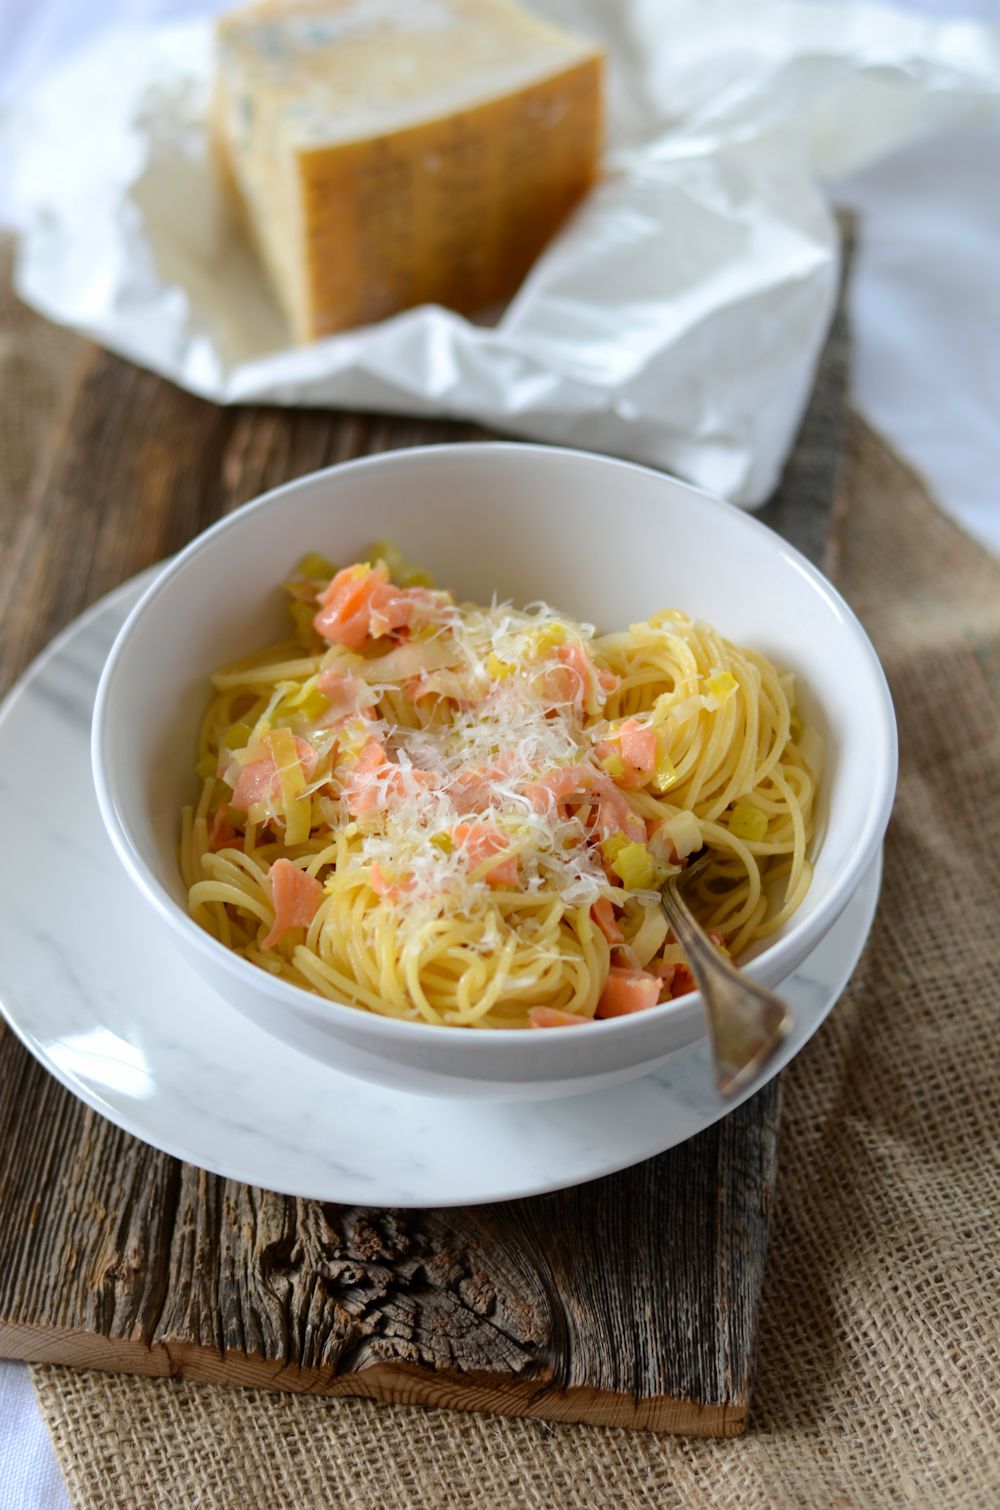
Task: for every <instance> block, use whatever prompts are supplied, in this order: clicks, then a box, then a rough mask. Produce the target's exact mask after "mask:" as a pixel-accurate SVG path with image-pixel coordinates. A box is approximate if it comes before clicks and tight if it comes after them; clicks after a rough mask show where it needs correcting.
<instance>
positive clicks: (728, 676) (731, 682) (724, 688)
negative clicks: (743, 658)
mask: <svg viewBox="0 0 1000 1510" xmlns="http://www.w3.org/2000/svg"><path fill="white" fill-rule="evenodd" d="M705 685H706V686H707V687H708V690H709V692H710V693H711V694H712V696H713V697H717V698H718V700H719V702H720V704H721V703H724V702H728V700H729V698H731V697H732V695H733V693H734V692H735V691H736V689H737V687H738V686H739V682H738V681H737V680H736V678H735V676H733V674H732V673H731V672H729V671H716V672H715V673H714V674H713V675H712V676H710V677H709V678H708V680H707V682H706V683H705Z"/></svg>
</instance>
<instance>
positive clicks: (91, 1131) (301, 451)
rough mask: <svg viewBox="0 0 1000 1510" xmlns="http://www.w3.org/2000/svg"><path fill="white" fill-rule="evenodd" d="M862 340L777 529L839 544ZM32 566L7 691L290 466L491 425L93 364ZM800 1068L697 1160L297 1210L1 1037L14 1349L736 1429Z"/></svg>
mask: <svg viewBox="0 0 1000 1510" xmlns="http://www.w3.org/2000/svg"><path fill="white" fill-rule="evenodd" d="M843 350H844V341H843V331H842V327H838V330H837V332H836V333H835V336H834V338H833V340H832V342H831V346H830V349H829V350H828V353H827V357H826V360H825V362H824V367H823V370H822V374H821V380H820V384H819V387H818V390H817V398H816V401H815V402H814V405H813V408H812V410H811V411H810V415H809V416H808V418H807V421H806V424H805V426H804V430H803V444H802V445H801V446H800V448H799V450H798V452H797V453H796V458H795V459H794V460H793V463H792V464H791V466H790V468H789V472H788V474H787V476H786V480H785V484H784V486H783V489H782V491H781V493H780V494H779V496H778V498H777V500H776V501H775V503H774V504H773V505H772V506H771V511H772V514H773V516H774V518H775V520H776V522H777V523H778V524H780V525H781V526H782V527H783V528H784V529H785V530H786V532H788V533H795V534H798V535H799V537H800V539H801V540H802V542H803V544H804V545H805V546H806V548H807V549H808V550H809V551H810V552H811V554H813V555H814V556H815V555H817V554H819V552H820V551H821V550H822V548H823V546H824V543H825V542H826V541H827V539H828V536H829V525H830V508H831V504H832V497H833V472H832V458H833V457H834V456H835V452H836V446H837V438H838V431H839V410H840V404H841V399H842V394H843V369H844V361H843ZM70 386H71V393H70V403H69V406H68V408H67V410H66V412H65V414H64V415H63V417H62V419H61V420H60V421H58V422H54V424H53V431H52V442H51V455H50V456H49V458H48V462H47V466H46V469H45V473H44V475H43V476H41V477H40V480H39V484H38V487H37V490H36V492H35V495H34V496H33V498H32V499H31V507H30V509H28V510H27V511H26V512H25V513H24V515H23V516H22V518H21V521H20V524H19V527H18V529H17V530H16V532H15V534H14V539H13V541H12V548H11V549H10V550H9V552H8V553H7V557H6V561H5V563H4V571H3V577H4V580H5V584H6V597H5V599H4V600H3V601H4V609H3V626H2V627H3V640H2V644H0V677H2V685H3V686H4V687H6V685H8V684H9V683H10V682H11V681H12V680H13V679H14V677H15V676H16V675H17V674H18V673H19V672H20V670H21V669H23V667H24V666H25V665H26V664H27V661H28V660H29V659H30V657H31V656H32V655H33V654H34V653H35V652H36V651H37V650H38V649H40V648H41V646H42V644H43V643H44V642H45V641H46V640H47V639H49V638H50V636H51V635H52V634H53V633H55V631H56V630H58V629H59V628H60V627H61V626H62V625H63V624H64V623H66V622H68V621H69V620H70V619H72V618H73V617H75V616H76V615H77V614H78V613H79V612H80V611H81V610H82V609H83V608H85V607H86V606H87V604H88V603H89V602H91V601H92V600H93V599H94V598H96V597H98V596H100V595H101V594H103V593H104V592H106V591H108V590H109V589H110V588H112V587H114V586H115V585H116V584H117V583H118V582H120V581H122V580H123V579H125V578H126V577H129V576H131V575H132V574H133V573H134V572H136V571H138V570H140V569H141V568H143V567H145V566H148V565H150V564H152V563H153V562H155V561H157V560H159V559H161V558H162V557H163V556H165V555H168V554H169V553H170V552H172V551H174V550H176V549H177V548H178V547H179V546H181V545H182V544H184V542H185V541H187V540H188V539H189V538H190V537H191V536H192V535H193V534H194V533H195V532H196V531H198V530H199V529H201V528H203V527H204V526H205V525H207V524H208V523H210V522H211V521H212V520H213V519H214V518H216V517H217V516H218V515H219V514H221V513H223V512H226V511H227V510H229V509H231V508H233V507H235V506H236V505H237V504H239V503H241V502H243V501H244V500H246V499H247V498H250V497H252V496H254V495H255V494H257V493H259V492H261V491H262V490H263V489H265V488H267V487H271V486H273V485H275V484H277V483H279V482H282V481H284V480H285V479H287V478H290V477H294V476H297V475H299V474H301V473H303V472H308V471H311V470H313V469H315V468H316V467H320V466H324V465H327V464H329V463H330V462H334V461H338V460H341V459H344V458H346V457H349V456H356V455H360V454H363V453H365V452H368V451H375V450H381V449H387V448H390V447H394V446H400V445H408V444H413V443H415V442H418V441H437V440H444V439H451V438H455V437H457V436H462V437H466V438H467V437H468V436H470V435H474V434H477V433H480V432H474V431H472V430H471V429H470V428H469V427H459V426H453V425H446V424H434V423H423V422H421V423H416V422H407V421H400V420H386V419H380V418H370V417H365V416H362V415H342V414H341V415H335V414H328V413H320V412H309V411H305V412H303V411H299V412H286V411H281V410H274V409H252V410H251V409H241V410H237V409H219V408H216V407H214V406H212V405H210V404H206V403H203V402H201V401H200V400H198V399H196V398H193V397H191V396H189V395H187V394H184V393H182V392H180V391H179V390H178V389H176V388H174V387H172V386H171V385H169V384H168V383H165V382H162V381H161V380H159V379H158V378H156V377H153V376H151V375H150V374H148V373H144V372H140V371H139V370H137V369H136V368H134V367H131V366H129V365H128V364H126V363H124V362H122V361H119V360H117V359H116V358H114V357H111V356H109V355H107V354H105V353H103V352H100V351H97V350H95V349H87V350H86V352H85V356H84V359H83V361H82V363H81V364H80V367H79V369H78V371H77V374H76V378H75V381H74V382H73V383H72V384H71V385H70ZM779 1102H780V1091H779V1086H778V1082H777V1081H775V1082H773V1083H772V1084H771V1085H769V1086H768V1087H766V1088H765V1089H764V1090H763V1091H762V1092H761V1093H760V1094H759V1095H758V1096H756V1097H755V1098H754V1099H753V1100H752V1101H751V1102H749V1103H748V1104H747V1105H746V1106H744V1107H742V1108H741V1109H740V1110H738V1111H737V1112H735V1113H733V1114H732V1115H731V1116H730V1117H728V1118H726V1119H725V1120H724V1121H723V1122H721V1123H720V1124H718V1125H717V1126H716V1127H715V1128H712V1129H710V1130H709V1131H707V1132H706V1133H704V1134H703V1135H702V1136H700V1137H698V1138H696V1139H693V1140H691V1141H690V1142H689V1143H687V1144H685V1145H683V1146H682V1147H681V1148H678V1149H675V1150H672V1151H671V1152H669V1153H667V1154H664V1155H661V1156H660V1157H659V1158H656V1159H652V1160H650V1161H649V1162H647V1163H645V1164H643V1165H641V1166H639V1167H638V1168H636V1169H633V1170H631V1171H628V1172H626V1173H623V1174H619V1175H616V1176H613V1177H610V1178H608V1179H604V1180H600V1181H597V1182H595V1183H593V1184H590V1185H586V1186H581V1187H578V1188H577V1189H575V1190H570V1191H566V1192H562V1193H560V1194H557V1195H553V1196H545V1197H539V1198H536V1199H533V1200H526V1201H518V1202H513V1203H508V1204H505V1205H497V1206H488V1207H481V1208H475V1209H469V1210H466V1211H460V1212H454V1211H452V1212H434V1211H430V1212H418V1211H410V1212H403V1211H373V1210H363V1209H359V1208H355V1207H338V1206H333V1205H324V1204H320V1203H316V1202H309V1201H302V1200H295V1199H291V1198H289V1197H285V1196H281V1195H276V1194H272V1193H269V1192H266V1191H262V1190H257V1189H253V1188H250V1187H246V1186H241V1185H238V1184H235V1183H233V1182H231V1181H227V1180H224V1179H221V1178H219V1177H216V1176H213V1175H209V1174H206V1173H205V1172H204V1171H201V1170H198V1169H196V1168H193V1167H191V1166H188V1165H184V1164H181V1163H179V1162H178V1161H177V1160H175V1159H171V1158H169V1157H167V1156H166V1155H163V1154H160V1153H157V1152H156V1151H155V1150H153V1149H152V1148H150V1147H148V1146H146V1145H145V1144H143V1143H140V1142H138V1141H137V1140H136V1139H134V1138H132V1137H130V1136H129V1135H127V1134H126V1133H124V1132H121V1131H119V1130H118V1129H117V1128H116V1127H114V1126H112V1125H111V1124H110V1123H108V1122H106V1121H104V1120H103V1119H102V1118H101V1117H99V1116H98V1115H96V1114H95V1113H94V1112H92V1111H90V1110H89V1109H88V1108H86V1107H84V1106H83V1105H82V1103H80V1102H78V1101H76V1100H75V1099H74V1098H73V1097H72V1096H71V1095H69V1094H68V1093H67V1092H66V1091H65V1090H63V1089H62V1088H61V1087H60V1086H59V1085H58V1084H57V1083H56V1082H55V1081H54V1080H52V1079H51V1078H50V1077H49V1076H48V1074H47V1073H46V1072H45V1071H44V1070H43V1069H42V1068H41V1067H40V1066H39V1065H38V1064H36V1063H35V1061H34V1060H33V1059H31V1057H30V1056H29V1055H28V1054H27V1053H26V1051H25V1050H24V1049H23V1048H22V1047H21V1046H20V1045H19V1044H18V1043H17V1042H16V1040H15V1039H14V1038H13V1035H12V1034H10V1033H9V1032H4V1031H3V1030H2V1029H0V1355H2V1356H6V1357H10V1358H23V1359H30V1360H35V1361H42V1362H60V1363H66V1364H73V1365H76V1366H85V1367H97V1368H107V1369H115V1370H122V1371H130V1372H134V1373H139V1374H159V1375H171V1374H172V1375H180V1376H183V1377H187V1378H192V1379H201V1380H207V1381H211V1382H214V1383H219V1384H229V1385H245V1384H256V1385H262V1386H265V1387H269V1388H274V1389H289V1390H309V1391H312V1392H325V1393H330V1394H356V1395H366V1396H371V1397H373V1398H377V1399H380V1400H399V1401H409V1402H420V1403H423V1404H432V1405H435V1404H436V1405H450V1406H454V1407H458V1408H462V1409H470V1410H490V1411H498V1412H503V1413H507V1414H525V1415H535V1416H540V1417H545V1418H548V1419H552V1420H581V1421H592V1422H602V1423H611V1424H617V1425H622V1426H631V1427H641V1428H647V1429H652V1430H656V1431H677V1432H685V1433H694V1434H699V1435H717V1436H730V1435H734V1434H736V1433H738V1432H740V1431H742V1430H743V1429H744V1427H745V1424H746V1418H747V1410H748V1405H749V1400H750V1390H751V1384H752V1376H753V1361H754V1343H755V1336H756V1329H757V1319H758V1309H759V1304H760V1291H761V1283H762V1279H763V1272H764V1261H765V1254H766V1248H767V1232H768V1219H769V1212H770V1205H771V1197H772V1191H773V1187H774V1179H775V1170H776V1142H777V1131H778V1120H779Z"/></svg>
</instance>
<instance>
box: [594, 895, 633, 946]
mask: <svg viewBox="0 0 1000 1510" xmlns="http://www.w3.org/2000/svg"><path fill="white" fill-rule="evenodd" d="M590 916H591V917H592V918H593V920H594V922H595V923H596V924H597V926H598V928H599V929H600V930H601V932H602V933H603V934H604V937H605V938H606V939H607V941H608V943H609V944H624V942H625V935H624V933H622V931H621V928H620V926H619V924H618V919H617V918H616V917H615V909H614V904H613V903H612V902H611V901H609V900H608V898H607V897H599V898H598V899H597V901H596V902H595V903H594V905H593V907H591V909H590Z"/></svg>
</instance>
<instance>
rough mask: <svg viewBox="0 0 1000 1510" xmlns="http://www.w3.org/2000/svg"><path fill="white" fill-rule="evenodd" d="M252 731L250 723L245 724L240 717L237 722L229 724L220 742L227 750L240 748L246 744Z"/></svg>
mask: <svg viewBox="0 0 1000 1510" xmlns="http://www.w3.org/2000/svg"><path fill="white" fill-rule="evenodd" d="M252 733H253V730H252V729H251V727H250V725H249V724H245V723H244V722H243V720H242V719H240V720H239V722H238V723H235V724H230V725H229V728H228V729H227V730H226V732H225V734H223V736H222V743H223V744H224V745H225V747H226V749H227V750H242V749H244V748H245V747H246V745H247V744H248V742H249V740H250V735H251V734H252Z"/></svg>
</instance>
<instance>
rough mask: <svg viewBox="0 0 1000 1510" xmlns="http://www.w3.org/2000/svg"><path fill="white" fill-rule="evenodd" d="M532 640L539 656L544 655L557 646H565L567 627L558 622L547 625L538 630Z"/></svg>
mask: <svg viewBox="0 0 1000 1510" xmlns="http://www.w3.org/2000/svg"><path fill="white" fill-rule="evenodd" d="M531 638H532V642H533V644H534V648H535V651H536V652H537V654H539V655H544V654H545V652H546V650H554V649H555V648H556V646H557V645H565V643H566V626H565V624H560V623H558V622H553V623H551V624H546V625H544V627H543V628H541V629H536V630H535V632H534V634H533V635H532V637H531Z"/></svg>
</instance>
